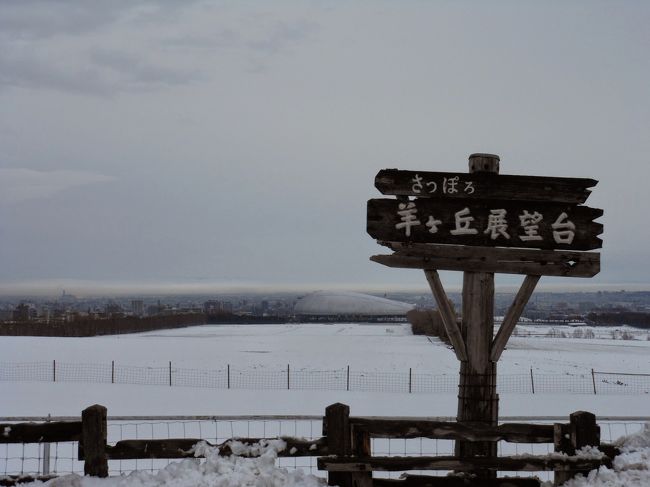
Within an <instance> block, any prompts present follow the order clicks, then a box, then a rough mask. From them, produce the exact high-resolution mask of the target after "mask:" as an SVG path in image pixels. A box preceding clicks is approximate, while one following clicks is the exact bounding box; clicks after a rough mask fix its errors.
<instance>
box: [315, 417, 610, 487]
mask: <svg viewBox="0 0 650 487" xmlns="http://www.w3.org/2000/svg"><path fill="white" fill-rule="evenodd" d="M349 414H350V410H349V408H348V406H346V405H344V404H333V405H331V406H329V407H328V408H327V410H326V416H325V423H324V429H325V431H326V438H327V445H328V451H329V456H328V457H322V458H319V459H318V468H319V469H321V470H327V471H328V474H329V478H328V483H329V485H339V486H341V487H371V486H373V487H428V486H430V487H434V486H435V487H456V486H466V487H470V486H476V487H479V486H481V487H492V486H500V487H506V486H507V487H529V486H530V487H533V486H539V485H540V481H539V480H538V479H537V478H535V477H503V478H496V472H497V471H508V472H509V471H522V472H539V471H553V472H555V485H560V484H561V483H563V482H564V481H566V480H568V479H569V478H571V477H573V476H575V475H576V474H578V473H586V472H589V471H590V470H593V469H596V468H598V467H600V466H601V465H605V466H611V464H612V460H613V458H614V457H615V456H616V455H617V454H618V450H617V449H616V448H615V447H614V446H612V445H605V444H601V443H600V428H599V426H598V425H597V424H596V417H595V416H594V415H593V414H592V413H589V412H585V411H578V412H575V413H573V414H571V415H570V417H569V423H566V424H565V423H556V424H551V425H543V424H527V423H506V424H501V425H498V426H488V425H480V424H476V425H469V424H467V423H457V422H441V421H429V420H417V419H415V418H404V419H389V418H364V417H350V415H349ZM370 438H404V439H408V438H432V439H444V440H457V441H468V442H478V441H481V442H497V441H500V440H503V441H507V442H512V443H553V444H554V447H555V452H557V453H559V454H551V455H542V456H537V455H516V456H502V457H485V456H483V457H478V456H475V457H469V458H462V457H459V456H417V457H392V456H391V457H379V456H373V455H372V452H371V450H370ZM585 446H595V447H597V448H598V449H599V450H600V451H601V453H602V454H601V455H600V456H597V455H593V454H589V455H581V454H580V452H578V450H580V449H581V448H583V447H585ZM409 470H419V471H422V470H435V471H441V470H443V471H445V470H446V471H453V472H458V473H459V474H460V475H456V476H455V475H449V476H445V477H435V476H423V475H406V476H404V477H403V478H402V479H400V480H391V479H377V478H373V477H372V472H374V471H388V472H391V471H392V472H395V471H397V472H403V471H409ZM486 471H488V472H492V473H493V474H494V475H488V478H477V477H473V474H476V473H477V472H483V473H484V472H486ZM468 474H469V475H468ZM490 477H492V478H490Z"/></svg>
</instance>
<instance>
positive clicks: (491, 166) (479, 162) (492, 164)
mask: <svg viewBox="0 0 650 487" xmlns="http://www.w3.org/2000/svg"><path fill="white" fill-rule="evenodd" d="M500 160H501V158H500V157H499V156H497V155H496V154H483V153H476V154H470V156H469V172H470V173H474V172H490V173H493V174H499V161H500Z"/></svg>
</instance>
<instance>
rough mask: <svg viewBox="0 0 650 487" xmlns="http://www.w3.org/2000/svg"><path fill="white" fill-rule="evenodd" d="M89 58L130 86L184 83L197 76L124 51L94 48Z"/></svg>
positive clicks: (193, 72) (195, 73)
mask: <svg viewBox="0 0 650 487" xmlns="http://www.w3.org/2000/svg"><path fill="white" fill-rule="evenodd" d="M90 59H91V60H92V61H93V62H94V64H95V65H96V66H100V67H104V68H109V69H110V70H111V71H112V72H113V73H115V74H117V75H118V76H119V77H120V78H121V79H122V80H123V81H126V82H127V83H129V84H130V85H131V86H132V87H137V86H145V85H178V84H185V83H189V82H190V81H193V80H195V79H196V78H197V77H199V74H198V73H197V72H195V71H192V72H189V71H187V70H182V69H172V68H167V67H164V66H159V65H156V64H153V63H150V62H147V61H145V60H144V59H143V58H140V57H138V56H135V55H132V54H129V53H127V52H124V51H117V50H108V49H95V50H93V51H92V52H91V54H90Z"/></svg>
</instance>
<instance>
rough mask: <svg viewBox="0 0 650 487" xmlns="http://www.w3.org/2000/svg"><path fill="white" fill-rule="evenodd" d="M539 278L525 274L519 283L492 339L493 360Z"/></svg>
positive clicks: (508, 337)
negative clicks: (519, 285) (513, 297)
mask: <svg viewBox="0 0 650 487" xmlns="http://www.w3.org/2000/svg"><path fill="white" fill-rule="evenodd" d="M539 278H540V276H526V277H525V278H524V282H522V283H521V287H520V288H519V291H518V292H517V295H516V296H515V299H514V301H513V302H512V305H511V306H510V308H508V312H507V313H506V316H505V318H504V319H503V323H501V326H500V327H499V331H498V332H497V334H496V336H495V337H494V340H493V341H492V347H491V350H490V360H492V361H493V362H498V361H499V358H500V357H501V354H502V353H503V349H504V348H505V346H506V343H508V340H509V339H510V335H512V332H513V330H514V329H515V326H517V322H518V321H519V318H520V317H521V313H522V312H523V311H524V308H525V307H526V304H527V303H528V300H529V299H530V296H531V295H532V294H533V291H534V290H535V286H536V285H537V282H538V281H539Z"/></svg>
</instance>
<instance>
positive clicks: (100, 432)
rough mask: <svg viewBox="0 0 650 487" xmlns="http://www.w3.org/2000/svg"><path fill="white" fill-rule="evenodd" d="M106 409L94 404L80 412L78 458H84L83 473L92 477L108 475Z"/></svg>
mask: <svg viewBox="0 0 650 487" xmlns="http://www.w3.org/2000/svg"><path fill="white" fill-rule="evenodd" d="M106 415H107V411H106V408H105V407H104V406H100V405H99V404H95V405H94V406H90V407H88V408H86V409H84V410H83V411H82V412H81V423H82V427H81V441H80V442H79V459H80V460H81V459H83V460H84V474H85V475H90V476H92V477H108V460H107V458H106V437H107V432H108V426H107V424H106Z"/></svg>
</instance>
